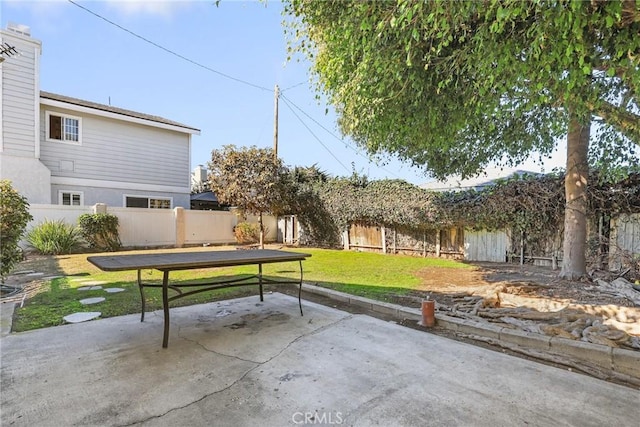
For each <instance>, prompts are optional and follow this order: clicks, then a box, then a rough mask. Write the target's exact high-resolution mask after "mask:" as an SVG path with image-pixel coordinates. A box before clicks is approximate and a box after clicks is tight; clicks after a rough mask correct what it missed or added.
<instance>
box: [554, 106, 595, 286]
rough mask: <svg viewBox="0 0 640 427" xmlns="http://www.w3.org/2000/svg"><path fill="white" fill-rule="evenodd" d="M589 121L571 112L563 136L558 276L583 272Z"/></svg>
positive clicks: (577, 276)
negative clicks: (564, 169) (562, 208)
mask: <svg viewBox="0 0 640 427" xmlns="http://www.w3.org/2000/svg"><path fill="white" fill-rule="evenodd" d="M590 130H591V123H590V121H589V122H588V123H584V124H583V123H580V122H579V120H578V118H577V117H576V116H575V115H574V114H571V115H570V118H569V134H568V136H567V173H566V176H565V180H564V189H565V196H566V203H565V213H564V244H563V256H562V270H561V271H560V277H561V278H563V279H568V280H576V279H580V278H581V277H584V276H586V274H587V261H586V250H587V178H588V176H589V163H588V158H587V154H588V151H589V136H590Z"/></svg>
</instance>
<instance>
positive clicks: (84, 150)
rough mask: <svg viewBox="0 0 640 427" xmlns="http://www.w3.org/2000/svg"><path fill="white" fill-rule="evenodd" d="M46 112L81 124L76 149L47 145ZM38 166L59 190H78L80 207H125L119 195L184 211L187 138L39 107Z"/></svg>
mask: <svg viewBox="0 0 640 427" xmlns="http://www.w3.org/2000/svg"><path fill="white" fill-rule="evenodd" d="M47 112H48V113H59V114H66V115H69V116H73V117H78V118H80V119H81V131H80V132H81V141H80V143H79V144H75V143H65V142H60V141H48V140H47V126H48V121H47ZM40 122H41V126H40V140H41V147H42V148H41V151H42V162H43V163H44V164H45V165H46V166H47V168H49V170H50V171H51V175H52V184H53V185H52V186H51V200H52V203H58V192H59V190H66V191H79V192H80V191H81V192H83V193H84V195H85V197H84V204H88V205H92V204H95V203H105V204H107V205H110V206H124V196H125V195H133V196H147V197H169V198H171V199H172V205H171V207H184V208H186V209H189V206H190V200H189V194H190V188H189V183H190V170H189V153H190V135H189V134H186V133H181V132H176V131H171V130H166V129H157V128H154V127H151V126H145V125H142V124H137V123H130V122H123V121H118V120H114V119H111V118H106V117H100V116H94V115H91V114H87V113H85V112H78V111H74V110H72V109H64V108H59V107H55V106H50V105H46V104H43V105H42V106H41V108H40Z"/></svg>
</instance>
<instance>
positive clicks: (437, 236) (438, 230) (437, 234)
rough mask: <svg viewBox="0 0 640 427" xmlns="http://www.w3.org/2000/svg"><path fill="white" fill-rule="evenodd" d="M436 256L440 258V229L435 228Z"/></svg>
mask: <svg viewBox="0 0 640 427" xmlns="http://www.w3.org/2000/svg"><path fill="white" fill-rule="evenodd" d="M436 258H440V229H437V230H436Z"/></svg>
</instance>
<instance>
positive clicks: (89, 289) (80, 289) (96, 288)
mask: <svg viewBox="0 0 640 427" xmlns="http://www.w3.org/2000/svg"><path fill="white" fill-rule="evenodd" d="M100 289H102V286H83V287H81V288H78V290H79V291H99V290H100Z"/></svg>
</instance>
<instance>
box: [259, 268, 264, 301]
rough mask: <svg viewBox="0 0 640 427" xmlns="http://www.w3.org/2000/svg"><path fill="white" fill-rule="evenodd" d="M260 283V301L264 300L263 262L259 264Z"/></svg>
mask: <svg viewBox="0 0 640 427" xmlns="http://www.w3.org/2000/svg"><path fill="white" fill-rule="evenodd" d="M258 285H259V286H260V301H264V295H263V293H262V264H258Z"/></svg>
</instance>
